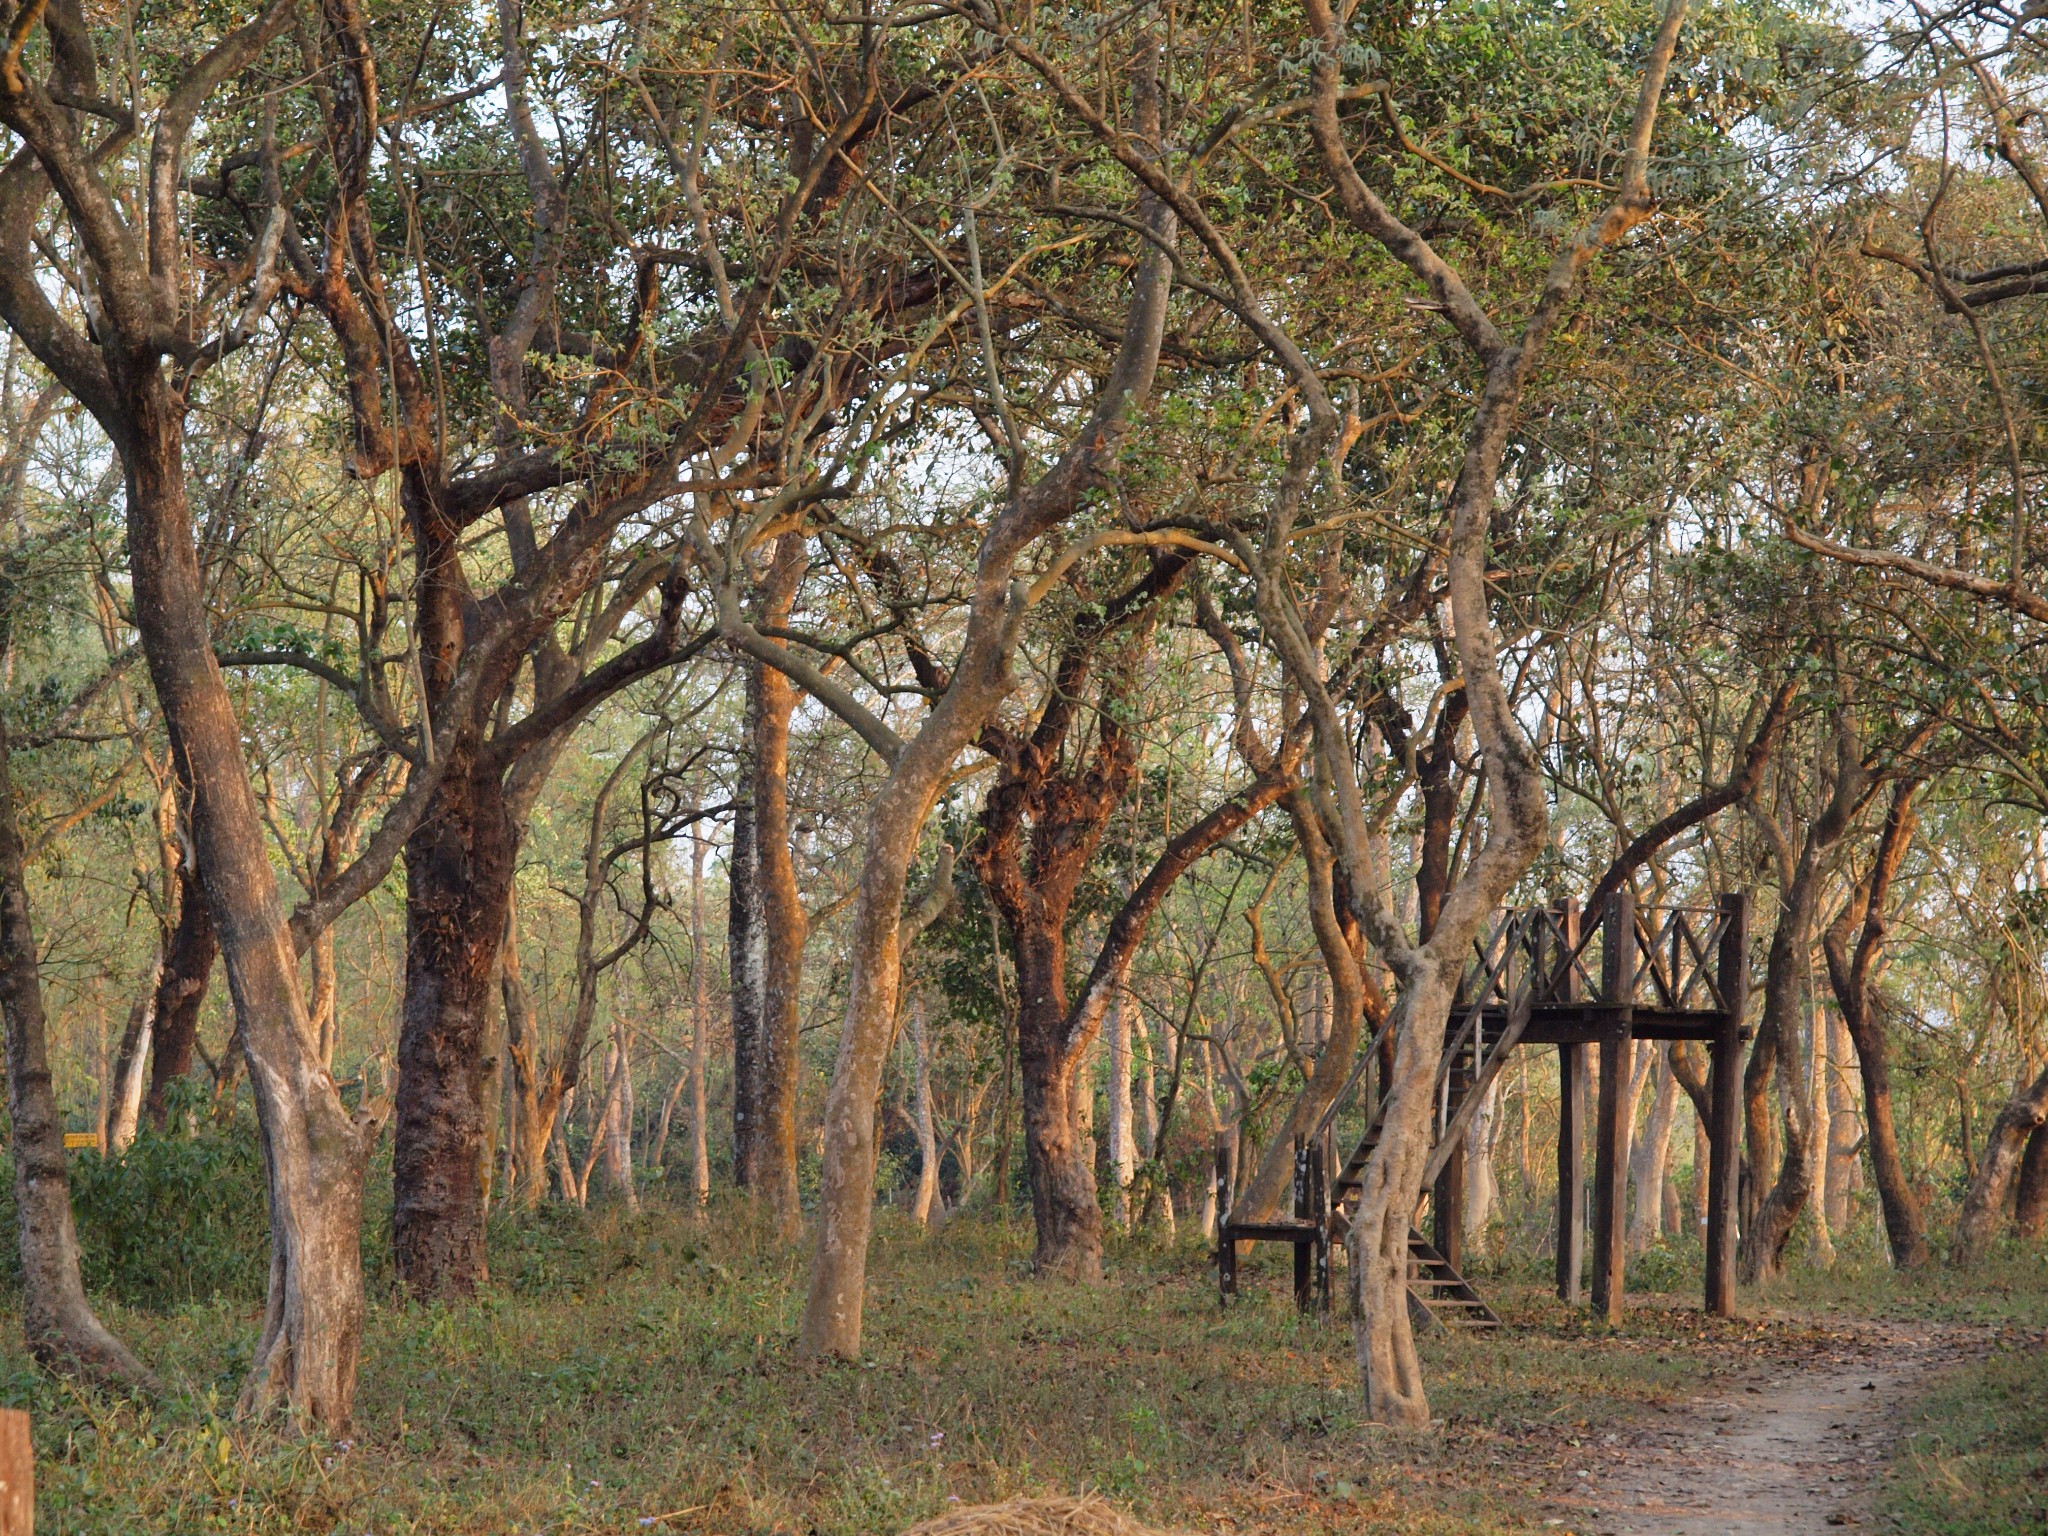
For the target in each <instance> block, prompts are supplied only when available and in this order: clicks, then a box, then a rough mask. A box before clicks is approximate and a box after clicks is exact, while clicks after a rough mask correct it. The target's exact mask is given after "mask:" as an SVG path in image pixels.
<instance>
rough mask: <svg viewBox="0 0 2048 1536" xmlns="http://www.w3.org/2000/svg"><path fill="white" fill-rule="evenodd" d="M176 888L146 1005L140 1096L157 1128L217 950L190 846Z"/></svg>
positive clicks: (188, 1050) (193, 1032) (188, 1047)
mask: <svg viewBox="0 0 2048 1536" xmlns="http://www.w3.org/2000/svg"><path fill="white" fill-rule="evenodd" d="M175 891H176V894H175V897H174V900H175V902H176V906H177V914H176V916H175V917H174V918H173V919H172V921H171V929H170V937H169V939H168V940H167V942H166V943H165V946H164V959H163V966H162V968H161V969H160V970H158V972H157V978H156V998H155V1001H154V1002H153V1003H152V1004H151V1005H150V1016H151V1021H152V1023H151V1029H152V1036H153V1038H152V1040H151V1042H150V1070H149V1092H148V1094H147V1096H146V1097H145V1098H144V1099H143V1110H144V1112H145V1113H146V1114H147V1115H148V1116H149V1123H150V1124H151V1125H153V1126H155V1127H156V1128H157V1129H158V1130H162V1129H163V1126H164V1115H165V1113H166V1095H167V1094H168V1093H169V1091H170V1086H171V1084H172V1083H174V1082H176V1081H177V1080H178V1079H179V1078H181V1077H183V1076H184V1075H185V1074H186V1073H188V1072H190V1071H191V1070H192V1055H193V1048H194V1046H195V1045H196V1044H197V1042H198V1039H199V1011H200V1009H201V1008H202V1007H203V1006H204V1005H205V1003H206V984H207V978H208V977H209V976H211V975H212V973H213V962H214V960H215V959H216V958H217V957H218V956H219V954H220V945H219V943H218V941H217V940H216V939H215V937H214V931H213V913H212V912H211V911H210V910H208V908H207V905H206V892H205V891H204V890H203V889H201V887H200V883H199V875H198V871H197V870H196V869H195V868H194V866H193V862H192V857H191V855H190V853H189V852H188V853H187V854H186V856H185V858H184V859H183V860H182V861H181V862H180V863H179V866H178V878H177V881H176V885H175Z"/></svg>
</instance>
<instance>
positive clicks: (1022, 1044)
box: [1014, 908, 1102, 1281]
mask: <svg viewBox="0 0 2048 1536" xmlns="http://www.w3.org/2000/svg"><path fill="white" fill-rule="evenodd" d="M1065 915H1066V914H1065V910H1064V908H1062V910H1061V912H1060V913H1059V918H1060V920H1061V922H1062V923H1063V921H1064V918H1065ZM1014 941H1015V946H1016V949H1015V952H1016V961H1017V993H1018V999H1017V1061H1018V1067H1019V1070H1020V1075H1021V1077H1022V1079H1023V1087H1024V1155H1025V1166H1026V1168H1027V1170H1028V1171H1029V1173H1030V1176H1031V1215H1032V1219H1033V1222H1034V1223H1035V1225H1036V1228H1037V1233H1038V1245H1037V1248H1036V1250H1035V1251H1034V1252H1033V1254H1032V1260H1031V1262H1032V1267H1033V1268H1034V1269H1035V1270H1037V1272H1038V1273H1040V1274H1042V1275H1053V1276H1057V1277H1059V1278H1062V1279H1068V1280H1086V1281H1093V1280H1099V1279H1101V1278H1102V1208H1101V1206H1100V1205H1099V1204H1098V1203H1097V1201H1096V1196H1095V1168H1094V1165H1093V1164H1092V1163H1091V1162H1089V1161H1088V1159H1087V1158H1086V1157H1085V1156H1084V1155H1083V1152H1082V1146H1081V1139H1080V1137H1079V1136H1078V1135H1077V1134H1076V1133H1075V1115H1074V1096H1075V1094H1076V1093H1077V1092H1083V1091H1085V1086H1084V1085H1083V1084H1081V1083H1080V1082H1079V1080H1078V1078H1079V1074H1078V1072H1077V1070H1076V1069H1077V1067H1078V1065H1079V1062H1080V1058H1081V1054H1082V1053H1081V1050H1080V1049H1079V1048H1078V1047H1077V1046H1076V1045H1075V1044H1074V1043H1073V1042H1072V1041H1071V1040H1070V1039H1069V1037H1068V1035H1067V1027H1066V1026H1067V984H1066V963H1067V946H1066V938H1065V935H1064V934H1063V933H1061V932H1060V931H1059V927H1058V926H1048V927H1040V926H1038V925H1036V924H1033V925H1031V926H1028V927H1026V928H1025V930H1024V931H1023V932H1021V933H1015V934H1014Z"/></svg>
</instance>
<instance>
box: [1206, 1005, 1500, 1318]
mask: <svg viewBox="0 0 2048 1536" xmlns="http://www.w3.org/2000/svg"><path fill="white" fill-rule="evenodd" d="M1501 980H1502V978H1501V976H1500V975H1499V974H1498V971H1496V972H1494V973H1492V974H1488V975H1487V976H1486V978H1485V983H1484V986H1483V987H1482V988H1481V995H1485V994H1486V993H1488V992H1493V993H1497V992H1498V991H1499V990H1500V986H1499V984H1500V982H1501ZM1509 980H1510V982H1511V981H1512V978H1509ZM1531 990H1532V989H1528V988H1524V989H1522V991H1521V993H1520V996H1519V998H1514V999H1512V1000H1511V1002H1510V1006H1509V1007H1508V1008H1507V1009H1506V1010H1504V1013H1503V1012H1496V1013H1495V1014H1493V1015H1491V1016H1490V1015H1489V1013H1488V1011H1487V1010H1486V1009H1485V1008H1483V1007H1473V1006H1468V1007H1466V1008H1464V1009H1463V1010H1462V1011H1460V1010H1457V1009H1454V1010H1453V1011H1452V1014H1451V1017H1450V1020H1449V1023H1448V1025H1447V1033H1448V1035H1449V1039H1448V1040H1447V1041H1446V1042H1445V1046H1444V1053H1443V1057H1442V1059H1441V1061H1440V1062H1439V1064H1438V1067H1437V1077H1436V1085H1435V1096H1436V1104H1435V1114H1434V1122H1435V1123H1434V1125H1433V1127H1432V1130H1433V1132H1434V1136H1433V1145H1432V1149H1431V1152H1430V1159H1429V1162H1428V1164H1427V1165H1426V1167H1425V1169H1424V1175H1423V1182H1424V1184H1425V1185H1427V1184H1429V1183H1430V1182H1431V1181H1433V1180H1434V1179H1435V1178H1436V1176H1437V1174H1438V1173H1440V1172H1441V1171H1442V1169H1443V1166H1444V1164H1445V1163H1446V1162H1447V1161H1448V1160H1449V1158H1450V1156H1451V1154H1452V1153H1453V1152H1454V1151H1456V1149H1457V1148H1458V1146H1459V1145H1461V1144H1462V1142H1463V1141H1464V1137H1465V1133H1466V1131H1467V1130H1468V1129H1469V1128H1470V1125H1471V1122H1472V1118H1473V1115H1474V1114H1475V1113H1477V1111H1478V1107H1479V1100H1480V1098H1481V1096H1482V1095H1483V1094H1484V1093H1485V1091H1486V1089H1487V1087H1488V1086H1489V1085H1491V1083H1492V1082H1493V1080H1494V1079H1495V1078H1496V1077H1497V1076H1499V1074H1500V1071H1501V1068H1502V1067H1503V1066H1505V1065H1506V1063H1507V1059H1508V1055H1509V1053H1510V1052H1511V1051H1512V1050H1513V1049H1514V1047H1515V1045H1516V1044H1517V1043H1518V1042H1519V1041H1520V1039H1521V1036H1522V1032H1523V1030H1524V1029H1525V1028H1526V1027H1527V1025H1528V1021H1529V995H1530V991H1531ZM1379 1044H1380V1036H1379V1035H1377V1034H1376V1035H1375V1036H1374V1037H1373V1039H1372V1042H1371V1043H1370V1044H1369V1045H1367V1047H1366V1048H1365V1049H1364V1050H1363V1051H1361V1052H1360V1053H1359V1057H1358V1063H1357V1065H1356V1066H1355V1067H1353V1068H1352V1071H1351V1076H1350V1078H1349V1080H1348V1081H1347V1082H1346V1083H1345V1085H1344V1087H1343V1088H1342V1089H1340V1090H1339V1092H1338V1094H1337V1097H1336V1099H1335V1100H1334V1101H1333V1102H1332V1103H1331V1105H1330V1108H1329V1109H1328V1110H1327V1111H1325V1112H1324V1114H1323V1116H1322V1119H1321V1120H1320V1121H1319V1122H1318V1123H1317V1125H1316V1128H1315V1130H1314V1132H1312V1133H1311V1134H1309V1135H1306V1136H1298V1137H1296V1138H1295V1146H1294V1215H1293V1217H1292V1218H1291V1219H1282V1220H1274V1221H1261V1222H1251V1221H1234V1220H1232V1219H1231V1215H1230V1211H1229V1203H1230V1195H1231V1191H1232V1188H1233V1186H1234V1178H1233V1173H1234V1170H1233V1169H1232V1168H1231V1167H1230V1166H1229V1163H1228V1154H1227V1153H1226V1152H1225V1151H1224V1150H1223V1149H1222V1148H1219V1149H1218V1152H1217V1174H1216V1209H1217V1221H1216V1272H1217V1281H1218V1284H1219V1286H1220V1288H1221V1292H1222V1295H1223V1297H1224V1298H1225V1299H1226V1300H1227V1299H1228V1298H1230V1297H1232V1296H1234V1295H1236V1294H1237V1245H1238V1244H1239V1243H1289V1244H1291V1245H1292V1246H1293V1248H1294V1299H1295V1303H1296V1305H1297V1306H1299V1307H1301V1308H1302V1310H1304V1311H1307V1310H1309V1309H1310V1308H1311V1307H1314V1308H1315V1309H1316V1310H1318V1311H1320V1312H1323V1313H1325V1314H1327V1313H1328V1312H1329V1310H1330V1249H1331V1247H1332V1245H1333V1244H1334V1242H1335V1241H1336V1239H1337V1238H1338V1237H1339V1236H1341V1234H1342V1233H1344V1232H1346V1231H1349V1230H1350V1225H1351V1217H1352V1215H1353V1213H1354V1212H1355V1211H1356V1209H1357V1205H1358V1200H1359V1197H1360V1194H1361V1192H1362V1190H1363V1187H1364V1182H1365V1168H1366V1164H1367V1162H1368V1161H1369V1160H1370V1159H1371V1157H1372V1154H1373V1149H1374V1148H1376V1147H1377V1146H1378V1145H1379V1141H1380V1124H1381V1116H1382V1114H1383V1113H1384V1110H1385V1101H1384V1100H1383V1099H1381V1100H1379V1101H1377V1102H1376V1103H1375V1104H1374V1106H1373V1112H1372V1115H1371V1118H1370V1119H1369V1120H1368V1121H1367V1122H1366V1126H1365V1130H1364V1132H1363V1134H1361V1135H1360V1137H1359V1139H1358V1142H1357V1144H1356V1145H1355V1146H1354V1147H1353V1148H1352V1149H1351V1154H1350V1156H1348V1157H1346V1158H1345V1159H1344V1163H1343V1166H1342V1167H1340V1168H1339V1169H1337V1171H1336V1175H1335V1177H1328V1176H1327V1175H1326V1170H1327V1169H1328V1167H1329V1162H1330V1158H1329V1148H1330V1142H1331V1137H1332V1133H1333V1131H1334V1128H1335V1124H1336V1119H1337V1115H1338V1112H1339V1110H1340V1109H1341V1108H1342V1107H1343V1106H1344V1105H1345V1104H1346V1103H1347V1102H1349V1101H1350V1099H1351V1097H1352V1095H1353V1094H1354V1093H1355V1092H1356V1090H1357V1088H1358V1085H1359V1083H1360V1081H1361V1079H1362V1078H1363V1076H1364V1074H1365V1071H1366V1068H1367V1067H1368V1066H1369V1065H1370V1063H1371V1062H1372V1061H1373V1059H1374V1058H1375V1056H1376V1055H1377V1053H1378V1049H1379ZM1408 1306H1409V1313H1410V1316H1411V1317H1412V1318H1413V1320H1414V1322H1415V1325H1416V1326H1417V1327H1418V1328H1423V1329H1434V1328H1466V1329H1473V1328H1477V1329H1490V1328H1498V1327H1500V1326H1501V1320H1500V1317H1499V1315H1498V1314H1496V1313H1495V1312H1494V1310H1493V1308H1492V1307H1490V1306H1488V1305H1487V1303H1486V1299H1485V1298H1484V1297H1483V1296H1481V1295H1480V1294H1479V1292H1478V1290H1477V1289H1475V1288H1474V1287H1473V1285H1472V1283H1471V1282H1470V1281H1469V1280H1467V1279H1466V1278H1465V1276H1464V1275H1462V1274H1460V1273H1459V1272H1458V1270H1457V1268H1456V1267H1455V1266H1454V1265H1453V1264H1452V1263H1451V1261H1450V1260H1449V1259H1448V1258H1446V1257H1445V1256H1444V1255H1443V1254H1442V1253H1440V1252H1438V1251H1437V1249H1436V1248H1435V1247H1434V1246H1433V1245H1432V1244H1431V1243H1430V1242H1429V1240H1428V1239H1427V1238H1425V1237H1424V1236H1423V1234H1422V1233H1421V1232H1420V1231H1417V1230H1414V1229H1412V1228H1411V1229H1410V1231H1409V1234H1408Z"/></svg>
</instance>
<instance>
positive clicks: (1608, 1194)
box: [1593, 890, 1636, 1326]
mask: <svg viewBox="0 0 2048 1536" xmlns="http://www.w3.org/2000/svg"><path fill="white" fill-rule="evenodd" d="M1601 927H1602V929H1603V930H1604V931H1603V933H1602V934H1601V940H1602V943H1601V966H1600V992H1601V1000H1602V1001H1603V1002H1605V1003H1607V1004H1608V1005H1609V1006H1610V1007H1615V1008H1618V1009H1619V1010H1620V1014H1619V1017H1618V1018H1617V1019H1616V1020H1615V1021H1614V1024H1613V1025H1612V1026H1611V1027H1610V1029H1609V1030H1608V1032H1607V1034H1606V1035H1605V1036H1603V1037H1602V1039H1601V1041H1600V1111H1599V1123H1598V1126H1597V1127H1596V1130H1595V1133H1594V1146H1593V1311H1594V1313H1595V1314H1596V1315H1597V1316H1599V1317H1600V1318H1602V1319H1603V1320H1604V1321H1605V1322H1606V1323H1608V1325H1609V1326H1615V1325H1618V1324H1619V1323H1620V1322H1621V1298H1622V1292H1623V1290H1624V1288H1625V1286H1626V1281H1627V1276H1626V1268H1627V1264H1628V1248H1627V1237H1628V1234H1627V1231H1626V1229H1625V1226H1624V1223H1623V1220H1622V1216H1623V1211H1624V1209H1625V1206H1626V1202H1627V1199H1628V1131H1629V1124H1628V1122H1629V1118H1630V1114H1629V1112H1630V1110H1631V1109H1633V1108H1634V1106H1633V1105H1631V1104H1630V1103H1629V1102H1628V1084H1629V1076H1630V1073H1629V1067H1630V1062H1629V1018H1628V1013H1629V1009H1630V1006H1631V1004H1632V1003H1633V1001H1634V998H1635V982H1636V974H1635V968H1636V902H1635V894H1634V892H1632V891H1626V890H1623V891H1617V892H1616V893H1615V894H1614V895H1612V896H1610V897H1609V898H1608V899H1607V911H1606V914H1605V915H1604V916H1603V917H1602V919H1601Z"/></svg>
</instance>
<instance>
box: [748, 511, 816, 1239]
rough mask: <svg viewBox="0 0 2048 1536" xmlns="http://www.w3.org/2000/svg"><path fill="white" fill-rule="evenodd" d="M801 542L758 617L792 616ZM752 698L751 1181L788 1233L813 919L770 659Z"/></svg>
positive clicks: (784, 714) (778, 570)
mask: <svg viewBox="0 0 2048 1536" xmlns="http://www.w3.org/2000/svg"><path fill="white" fill-rule="evenodd" d="M804 562H805V554H804V541H803V537H802V535H800V534H785V535H783V536H782V537H781V538H780V539H777V540H776V542H775V558H774V560H773V562H772V563H771V564H770V566H769V569H768V576H767V579H766V581H765V582H764V583H763V584H762V612H763V618H764V622H766V623H767V624H769V625H772V626H774V627H776V628H782V627H784V626H786V625H787V624H788V622H789V614H790V608H791V604H792V600H793V598H794V596H795V592H796V586H797V582H798V580H799V578H800V577H801V576H802V574H803V568H804ZM750 673H751V675H750V676H749V678H748V686H749V688H750V690H752V692H753V693H754V694H755V695H757V697H758V704H757V705H756V706H755V707H754V709H753V710H752V711H751V713H752V715H753V732H754V734H753V738H752V740H751V742H750V751H749V753H748V768H749V770H750V772H751V774H752V778H753V796H752V799H753V809H754V857H755V869H756V879H757V881H758V882H759V884H758V890H759V894H760V916H761V962H762V963H761V993H760V999H761V1015H760V1037H759V1054H758V1057H757V1060H756V1063H755V1070H756V1073H757V1076H756V1080H755V1086H754V1114H755V1138H756V1139H755V1147H754V1165H753V1189H754V1192H755V1195H756V1197H757V1198H758V1199H759V1200H760V1202H761V1206H762V1208H763V1209H764V1210H765V1211H766V1212H767V1213H768V1215H769V1218H770V1220H772V1221H773V1222H774V1224H775V1227H776V1229H777V1230H778V1231H779V1232H780V1233H781V1235H782V1236H783V1237H784V1238H791V1237H794V1236H796V1233H797V1230H798V1228H799V1227H800V1226H801V1225H802V1222H803V1208H802V1206H801V1204H800V1203H799V1201H798V1197H797V1179H796V1120H797V1090H798V1085H799V1082H800V1078H801V1073H800V1067H801V1065H802V1064H801V1062H800V1060H799V1056H798V1052H799V1049H800V1046H801V1043H802V1036H801V1033H800V1031H801V1027H802V1002H803V979H804V942H805V940H806V939H807V938H808V937H809V934H810V918H809V916H808V914H807V913H806V912H805V911H804V906H803V897H802V893H801V892H800V891H799V890H798V888H797V878H796V856H795V849H794V836H793V834H792V832H791V829H790V821H789V722H790V717H791V715H793V714H794V713H795V711H796V700H797V690H796V688H795V687H794V686H793V685H792V684H791V683H790V681H789V679H788V678H787V677H785V676H783V675H782V674H781V673H780V672H778V671H776V670H775V669H774V668H773V667H768V666H760V665H756V666H754V667H753V668H751V669H750Z"/></svg>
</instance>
